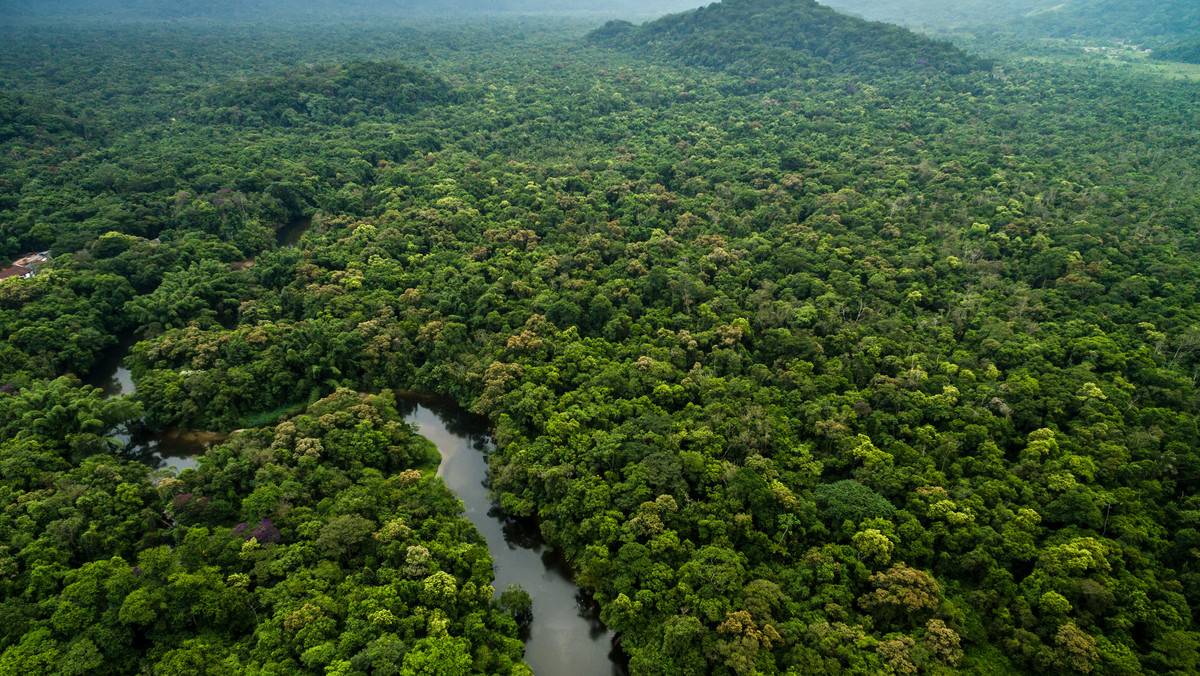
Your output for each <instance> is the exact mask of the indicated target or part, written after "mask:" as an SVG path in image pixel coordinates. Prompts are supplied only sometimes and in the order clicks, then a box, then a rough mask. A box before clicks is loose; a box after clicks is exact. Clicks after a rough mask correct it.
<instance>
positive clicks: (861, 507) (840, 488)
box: [813, 479, 896, 527]
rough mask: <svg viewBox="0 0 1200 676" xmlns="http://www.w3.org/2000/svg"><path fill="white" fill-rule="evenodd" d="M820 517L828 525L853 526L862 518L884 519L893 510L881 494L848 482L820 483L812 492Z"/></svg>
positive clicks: (893, 507) (855, 482)
mask: <svg viewBox="0 0 1200 676" xmlns="http://www.w3.org/2000/svg"><path fill="white" fill-rule="evenodd" d="M813 496H814V497H815V498H816V501H817V507H818V508H819V509H820V510H821V518H822V519H824V520H825V522H826V523H828V524H829V525H831V526H834V527H838V526H841V524H842V522H843V521H846V520H849V521H852V522H853V523H855V524H858V523H860V522H861V521H863V520H864V519H880V518H887V517H889V516H891V515H892V512H895V511H896V507H895V506H894V505H893V504H892V503H890V502H888V501H887V499H886V498H884V497H883V496H882V495H880V494H878V493H876V492H875V491H873V490H871V489H870V488H867V487H866V486H864V485H862V484H860V483H858V482H857V481H854V480H851V479H845V480H842V481H838V482H835V483H831V484H821V485H820V486H817V487H816V488H815V489H813Z"/></svg>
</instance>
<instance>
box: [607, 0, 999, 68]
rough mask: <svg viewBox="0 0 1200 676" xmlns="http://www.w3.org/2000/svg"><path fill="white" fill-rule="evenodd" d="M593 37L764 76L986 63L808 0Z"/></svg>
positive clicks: (749, 0)
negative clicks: (746, 70)
mask: <svg viewBox="0 0 1200 676" xmlns="http://www.w3.org/2000/svg"><path fill="white" fill-rule="evenodd" d="M592 39H593V40H596V41H598V42H601V43H603V44H607V45H609V46H612V47H617V48H624V49H632V50H635V51H645V52H650V53H662V54H666V55H669V56H670V57H672V58H673V59H675V60H678V61H680V62H682V63H685V64H688V65H697V66H707V67H716V68H729V67H731V66H734V67H736V68H737V69H739V70H741V69H746V68H748V69H749V70H750V71H753V72H755V73H763V74H785V75H786V74H793V75H797V76H813V75H817V74H820V73H824V72H829V71H833V72H840V73H851V74H855V75H876V74H884V73H896V72H898V71H921V70H929V69H932V70H935V71H943V72H951V73H965V72H969V71H971V70H974V69H979V68H983V67H984V66H985V65H986V64H985V63H984V62H983V61H981V60H979V59H977V58H974V57H971V56H968V55H966V54H965V53H963V52H962V51H960V50H959V49H957V48H955V47H954V46H952V45H950V44H949V43H945V42H939V41H936V40H931V39H929V38H925V37H922V36H919V35H916V34H915V33H912V32H911V31H908V30H906V29H904V28H900V27H898V26H891V25H887V24H883V23H874V22H870V21H865V20H863V19H859V18H856V17H850V16H846V15H844V14H839V13H838V12H835V11H834V10H832V9H830V8H828V7H825V6H823V5H819V4H817V3H816V2H815V0H725V1H724V2H721V3H717V4H713V5H709V6H708V7H702V8H700V9H697V10H693V11H690V12H685V13H682V14H675V15H671V16H666V17H663V18H661V19H658V20H656V21H652V22H650V23H647V24H645V25H642V26H636V27H635V26H633V25H632V24H630V23H628V22H620V21H613V22H609V23H608V24H606V25H605V26H604V27H603V28H601V29H599V30H597V31H595V32H593V33H592Z"/></svg>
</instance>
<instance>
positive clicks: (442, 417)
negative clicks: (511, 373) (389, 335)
mask: <svg viewBox="0 0 1200 676" xmlns="http://www.w3.org/2000/svg"><path fill="white" fill-rule="evenodd" d="M397 401H398V404H399V405H400V407H401V411H402V412H403V413H404V416H405V420H407V421H408V422H411V423H415V424H417V425H418V426H419V427H420V431H421V435H422V436H424V437H425V438H427V439H429V440H430V441H432V442H433V443H435V444H437V447H438V450H439V451H441V454H442V464H441V465H440V466H439V467H438V475H439V476H441V477H442V479H443V480H445V482H446V484H447V485H448V486H450V488H451V490H453V491H454V493H455V494H456V495H458V497H459V499H460V500H462V502H463V506H464V507H466V517H467V518H468V519H470V520H471V523H473V524H475V527H476V528H477V529H479V532H480V533H481V534H482V535H483V537H484V539H485V540H486V541H487V546H488V551H489V552H491V554H492V561H493V562H494V564H495V570H496V582H495V587H496V591H497V593H499V592H501V591H504V588H505V587H507V586H508V585H510V584H513V583H517V584H520V585H521V586H522V587H523V588H524V589H525V591H527V592H529V595H530V596H531V597H532V598H533V623H532V624H531V625H530V627H529V635H528V636H522V638H523V639H525V661H526V662H527V663H528V664H529V666H530V667H531V668H532V669H533V673H534V674H535V675H536V676H558V675H560V674H562V675H566V676H625V674H626V673H627V672H626V670H625V667H624V659H623V657H624V655H623V653H621V651H620V649H619V648H617V647H616V646H615V645H614V644H613V636H612V633H611V632H610V631H609V630H608V629H607V628H606V627H605V626H604V625H603V624H602V623H601V622H600V618H599V609H598V608H597V607H596V604H595V603H594V602H593V601H592V599H591V597H590V596H588V595H587V594H586V593H585V592H584V591H583V590H581V589H580V588H579V587H577V586H576V585H575V581H574V579H573V576H572V574H571V571H570V569H569V568H568V567H567V565H566V563H565V562H564V561H563V559H562V557H561V556H560V555H558V553H557V552H555V551H554V550H552V549H550V548H549V547H547V546H546V544H545V543H544V542H543V541H542V537H541V533H539V532H538V529H537V526H536V525H535V524H532V523H529V522H525V521H518V520H516V519H512V518H509V517H507V516H505V515H504V514H502V513H501V512H500V510H499V508H498V507H497V506H496V505H495V504H494V503H493V502H492V501H491V499H490V498H489V497H488V487H487V471H488V464H487V453H489V452H490V451H491V450H492V449H493V448H494V446H493V445H492V440H491V437H490V436H489V434H488V428H487V420H486V419H483V418H481V417H479V416H475V415H472V414H470V413H468V412H466V411H464V410H462V409H461V408H459V407H458V406H457V405H455V404H454V403H453V402H450V401H446V400H442V399H439V398H435V397H428V396H422V395H406V396H401V395H400V394H399V393H397Z"/></svg>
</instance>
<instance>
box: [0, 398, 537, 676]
mask: <svg viewBox="0 0 1200 676" xmlns="http://www.w3.org/2000/svg"><path fill="white" fill-rule="evenodd" d="M75 392H77V391H76V390H70V389H63V388H56V389H55V390H53V391H51V392H47V393H44V394H41V395H40V396H41V397H42V399H43V400H46V401H44V405H45V406H46V407H48V408H49V407H54V408H58V407H62V406H74V405H75V404H74V403H69V402H67V401H65V400H64V401H62V402H61V403H58V402H57V401H55V400H54V398H55V397H58V398H60V399H65V398H70V397H73V396H77V395H76V394H74V393H75ZM7 396H8V397H9V398H11V395H7ZM22 396H23V397H24V398H26V399H28V398H30V397H31V396H34V395H22ZM5 397H6V395H0V401H4V398H5ZM5 403H9V404H12V402H5ZM91 403H92V404H93V405H95V404H99V402H98V401H92V402H91ZM19 405H20V402H17V403H16V404H15V405H14V406H11V407H6V408H8V409H9V410H12V409H13V408H16V407H17V406H19ZM104 405H105V406H107V407H109V408H114V407H121V406H125V407H126V408H128V406H129V403H128V402H127V401H124V400H108V401H107V402H105V403H104ZM124 413H125V415H126V416H129V415H131V414H132V411H125V412H124ZM101 415H102V414H101ZM29 416H30V414H25V415H24V418H26V419H28V418H29ZM102 417H103V415H102ZM97 424H98V425H100V424H101V423H99V422H98V423H97ZM54 436H55V434H54V431H53V430H48V429H47V428H46V427H45V426H43V425H40V424H37V423H35V422H30V423H28V424H26V425H24V426H23V427H22V428H21V431H20V432H18V433H17V435H16V438H15V439H13V440H10V441H6V442H4V444H3V445H2V446H0V457H3V459H4V462H3V463H2V464H0V478H2V479H3V484H2V485H0V533H3V534H4V542H5V544H4V545H3V546H4V547H5V549H3V550H0V553H3V554H4V555H5V559H4V563H5V568H4V569H3V573H4V576H3V578H2V580H0V592H2V594H3V598H4V606H3V607H4V608H5V623H4V626H3V627H0V671H2V672H3V673H17V671H18V670H27V669H28V668H29V667H30V665H31V664H43V665H44V667H45V669H44V670H45V672H46V673H79V670H80V669H82V670H84V671H86V672H88V673H131V672H137V671H142V670H152V671H155V672H156V673H202V672H200V671H197V669H202V668H203V669H209V670H211V669H212V668H214V663H216V664H221V663H223V662H229V663H231V664H232V663H236V664H240V665H241V667H240V668H241V669H251V670H254V671H263V670H267V671H286V672H288V673H314V674H324V673H328V670H329V669H332V668H340V665H347V664H351V663H353V664H358V665H360V667H359V668H362V669H372V670H373V671H375V672H377V673H429V672H427V671H426V670H425V669H424V667H422V666H421V665H423V664H424V663H425V661H426V659H427V658H426V657H424V656H423V655H422V653H423V652H424V651H426V650H435V651H436V650H440V649H441V648H438V647H437V646H439V645H440V642H449V643H450V644H452V645H453V647H454V652H455V657H454V659H455V663H456V664H458V666H459V668H460V669H461V671H458V672H454V673H462V674H467V673H486V674H508V673H513V672H514V670H515V671H516V673H528V672H527V671H526V670H525V668H524V667H523V666H522V665H521V664H520V656H521V650H522V648H521V643H520V641H518V640H517V639H516V633H517V625H516V623H514V621H513V619H512V618H511V617H510V616H509V615H508V614H506V613H505V612H503V611H498V610H495V609H493V608H492V606H491V599H492V595H493V590H492V588H491V586H490V583H491V579H492V576H491V560H490V558H489V557H488V553H487V550H486V549H485V548H484V547H482V546H481V545H480V544H479V536H478V534H477V533H476V532H475V530H474V528H473V527H472V526H471V525H470V524H469V523H467V522H466V521H464V520H463V519H461V518H460V516H459V512H460V510H461V507H460V506H459V504H458V503H457V501H456V500H455V499H454V498H453V496H452V495H450V494H449V492H448V491H447V489H446V487H445V485H444V484H443V483H442V482H441V480H440V479H436V478H433V477H422V475H421V473H420V472H418V471H416V470H413V469H409V468H411V467H412V466H413V465H414V464H417V463H422V464H423V463H424V462H425V461H426V460H427V458H425V457H424V453H425V452H426V451H425V449H424V445H423V443H422V440H421V439H420V438H419V437H417V436H416V435H415V434H413V432H412V431H411V430H410V429H409V428H408V426H407V425H405V424H404V423H403V422H401V421H400V419H399V416H398V415H397V413H396V410H395V408H394V400H393V399H392V398H391V395H390V393H387V392H385V393H383V394H382V395H379V396H372V397H362V396H360V395H358V394H357V393H353V392H349V391H339V392H337V393H335V394H334V395H333V396H331V397H329V398H326V399H324V400H321V401H319V402H317V403H315V404H313V405H312V406H311V407H310V408H309V409H308V410H307V411H305V413H304V414H303V415H300V416H297V417H295V418H293V419H290V420H288V421H285V422H283V423H281V424H279V425H278V426H276V427H275V428H274V429H259V430H247V431H245V432H243V433H242V434H239V435H237V436H235V437H234V438H233V439H232V440H231V441H230V442H229V443H228V444H227V445H225V446H221V447H218V448H216V449H213V450H212V451H211V452H210V453H209V455H208V456H206V457H205V459H204V460H203V461H202V462H201V465H200V467H199V469H198V470H195V471H188V472H185V473H184V474H183V475H182V476H181V477H180V478H178V479H176V478H167V479H161V480H159V481H158V482H157V484H156V485H152V484H151V483H150V481H148V480H147V474H148V473H149V470H148V469H147V468H146V467H145V466H144V465H141V464H139V463H131V462H125V461H121V460H117V459H115V458H113V457H110V456H107V455H98V456H93V457H90V458H88V459H86V460H84V461H82V462H80V463H79V464H77V465H74V466H72V465H69V464H67V463H63V462H61V461H60V462H59V463H58V464H57V465H53V464H51V465H47V464H45V457H46V454H45V452H44V451H51V452H53V450H55V449H54V443H55V442H54ZM73 438H74V435H68V436H67V439H68V440H71V439H73ZM71 443H74V442H71ZM42 449H44V450H42ZM22 461H23V462H24V463H43V464H42V466H41V470H42V472H43V473H42V474H41V475H40V476H37V475H34V477H33V480H32V481H30V480H28V479H26V478H24V477H22V476H20V475H19V474H18V473H16V472H14V471H13V470H14V468H15V466H16V464H17V463H18V462H22ZM27 466H28V465H27ZM25 476H26V477H28V476H29V475H28V474H25ZM18 511H20V514H18ZM517 605H519V604H517ZM425 618H429V620H428V621H427V620H426V619H425ZM398 669H399V670H400V671H397V670H398ZM389 670H390V671H389ZM208 673H212V672H211V671H209V672H208ZM230 673H232V672H230Z"/></svg>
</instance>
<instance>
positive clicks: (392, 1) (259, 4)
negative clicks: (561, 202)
mask: <svg viewBox="0 0 1200 676" xmlns="http://www.w3.org/2000/svg"><path fill="white" fill-rule="evenodd" d="M703 4H706V3H704V2H702V1H701V0H649V1H647V2H639V1H636V0H612V1H609V2H591V1H587V0H445V1H443V2H436V3H430V2H418V1H417V0H346V1H345V2H335V1H333V0H295V1H294V2H287V1H284V0H245V1H242V0H105V1H102V2H91V1H89V0H52V1H50V2H42V1H40V0H5V1H4V2H0V16H3V17H7V20H9V21H12V20H35V21H36V20H46V19H53V20H93V19H113V20H138V19H148V20H176V19H216V20H221V19H238V20H256V19H262V20H269V19H276V18H370V17H393V16H420V17H454V16H459V17H461V16H486V15H495V14H511V15H556V14H557V15H571V14H584V15H589V14H590V15H600V16H635V17H647V16H658V15H661V14H666V13H669V12H677V11H681V10H685V9H691V8H694V7H699V6H701V5H703ZM5 20H6V19H4V18H0V23H3V22H4V21H5Z"/></svg>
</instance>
